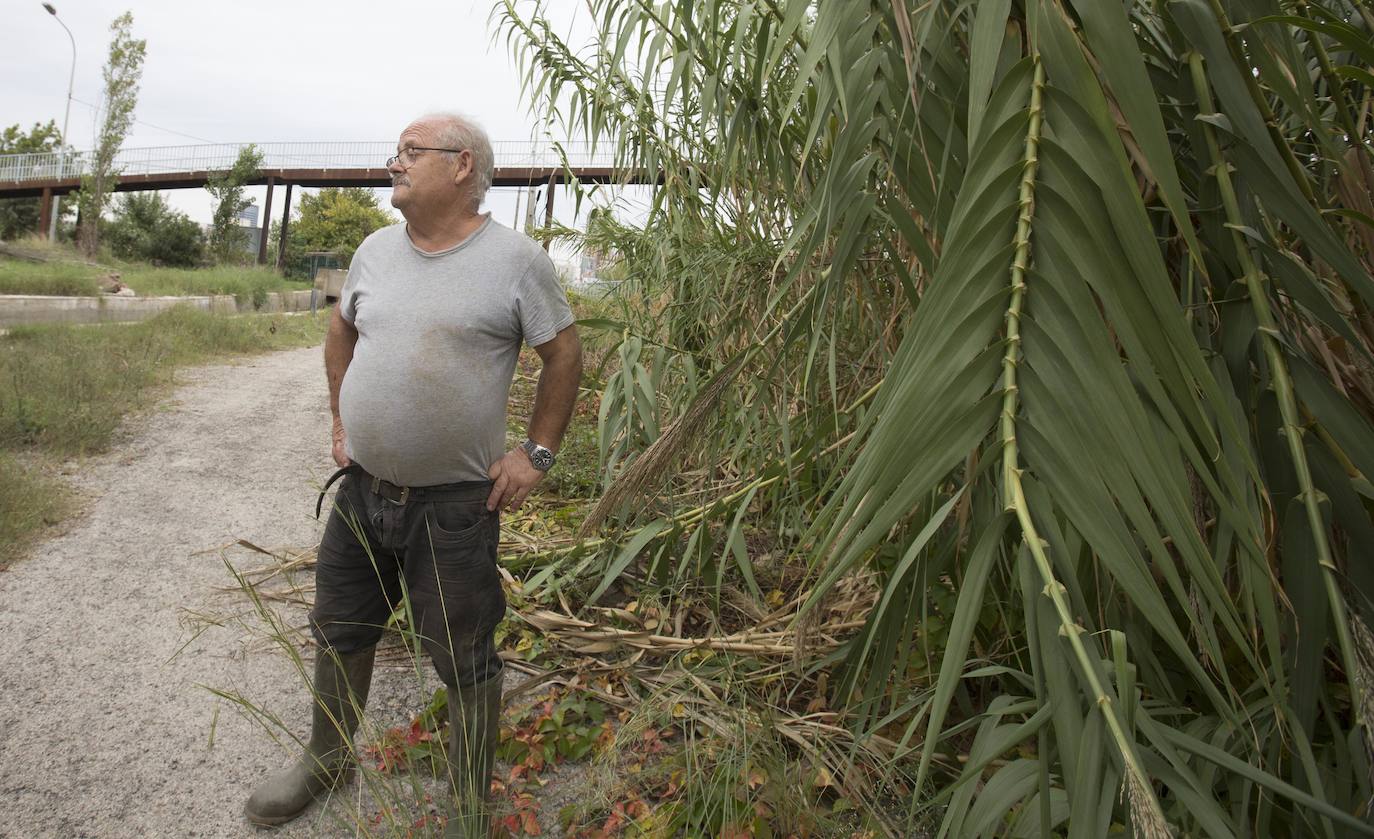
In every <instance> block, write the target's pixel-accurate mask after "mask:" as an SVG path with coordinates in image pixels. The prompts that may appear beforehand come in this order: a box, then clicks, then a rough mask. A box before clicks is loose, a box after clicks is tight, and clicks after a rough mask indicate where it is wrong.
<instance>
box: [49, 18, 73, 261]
mask: <svg viewBox="0 0 1374 839" xmlns="http://www.w3.org/2000/svg"><path fill="white" fill-rule="evenodd" d="M43 8H44V9H46V10H47V11H48V14H50V15H52V17H53V20H55V21H57V22H58V23H61V24H62V28H63V29H66V30H67V39H68V40H70V41H71V42H72V71H71V73H70V74H69V75H68V76H67V113H66V114H65V115H64V116H63V117H62V156H61V157H60V158H59V159H60V160H61V164H60V165H59V167H58V177H62V176H63V175H65V174H67V122H68V121H69V120H70V119H71V116H72V83H73V82H75V81H76V38H73V37H72V31H71V30H70V29H67V24H65V23H62V18H60V17H58V16H57V9H56V8H54V7H53V4H51V3H44V4H43ZM61 208H62V199H61V197H59V196H57V195H54V196H53V198H52V221H51V222H50V223H49V224H48V241H49V242H56V241H57V218H58V216H60V215H62V213H61Z"/></svg>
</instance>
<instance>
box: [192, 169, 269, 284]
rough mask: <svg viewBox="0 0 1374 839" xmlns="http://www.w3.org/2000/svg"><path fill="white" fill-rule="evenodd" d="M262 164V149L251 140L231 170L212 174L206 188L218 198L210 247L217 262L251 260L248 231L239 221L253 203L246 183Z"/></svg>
mask: <svg viewBox="0 0 1374 839" xmlns="http://www.w3.org/2000/svg"><path fill="white" fill-rule="evenodd" d="M261 167H262V152H260V151H258V149H257V147H256V146H254V145H253V144H252V143H249V144H248V145H246V146H244V147H243V148H241V149H239V153H238V157H237V158H235V160H234V165H233V166H232V167H231V168H230V169H229V170H228V171H225V172H217V173H215V174H213V175H211V176H210V178H209V180H208V181H207V182H206V184H205V191H206V192H208V193H210V196H211V197H212V198H213V199H214V201H215V212H214V216H213V218H212V220H211V222H210V239H209V247H210V254H211V256H212V257H213V258H214V260H215V261H216V262H244V261H246V260H247V259H248V254H247V253H246V252H245V251H244V243H245V242H247V241H248V231H246V230H244V228H243V227H242V225H240V224H239V214H240V213H242V212H243V211H244V209H245V208H246V207H248V206H249V205H250V204H251V203H252V201H250V200H249V199H247V198H245V197H244V195H243V186H244V184H246V183H248V182H249V181H251V180H253V179H254V178H256V177H257V176H258V170H259V169H260V168H261Z"/></svg>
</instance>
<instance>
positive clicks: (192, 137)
mask: <svg viewBox="0 0 1374 839" xmlns="http://www.w3.org/2000/svg"><path fill="white" fill-rule="evenodd" d="M72 101H73V102H77V103H79V104H82V105H85V106H86V107H87V108H91V109H92V110H95V111H99V110H100V106H99V105H92V104H91V103H90V102H87V101H86V100H84V99H77V98H76V97H75V96H73V97H72ZM134 122H136V123H138V124H139V125H143V126H147V127H148V128H153V129H156V130H158V131H165V132H167V133H168V134H175V135H177V136H178V137H185V138H186V139H188V140H195V141H196V142H198V143H210V144H212V145H217V144H216V143H215V141H214V140H207V139H205V138H204V137H197V136H196V135H194V134H187V133H186V132H185V131H175V130H173V129H171V128H163V127H162V126H161V125H154V124H152V123H151V122H144V121H143V120H141V119H137V118H135V119H134Z"/></svg>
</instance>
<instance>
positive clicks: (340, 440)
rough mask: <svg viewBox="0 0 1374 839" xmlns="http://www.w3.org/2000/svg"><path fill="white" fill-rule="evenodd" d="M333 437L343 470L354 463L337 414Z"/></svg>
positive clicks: (338, 460) (339, 463)
mask: <svg viewBox="0 0 1374 839" xmlns="http://www.w3.org/2000/svg"><path fill="white" fill-rule="evenodd" d="M333 437H334V445H333V446H332V448H331V453H332V454H333V455H334V462H335V463H337V464H338V466H339V468H340V469H342V468H344V467H345V466H347V465H348V464H350V463H352V462H353V461H351V460H349V459H348V455H347V454H346V452H347V451H348V447H347V445H346V443H345V441H346V439H347V438H346V437H345V436H344V427H343V420H341V419H339V417H338V415H337V414H335V415H334V432H333ZM530 468H533V467H530Z"/></svg>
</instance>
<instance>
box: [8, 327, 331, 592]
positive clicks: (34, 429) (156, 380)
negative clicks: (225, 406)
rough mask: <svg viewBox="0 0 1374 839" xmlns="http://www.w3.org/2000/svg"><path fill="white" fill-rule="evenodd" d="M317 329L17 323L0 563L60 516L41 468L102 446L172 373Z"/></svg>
mask: <svg viewBox="0 0 1374 839" xmlns="http://www.w3.org/2000/svg"><path fill="white" fill-rule="evenodd" d="M324 326H325V321H324V315H323V314H321V315H320V316H318V317H315V318H312V317H309V316H304V315H302V316H284V315H247V316H243V317H225V316H222V315H220V316H216V315H210V314H208V313H205V312H201V311H198V310H193V309H190V308H183V307H177V308H174V309H171V310H169V311H167V312H164V313H162V314H160V315H158V316H157V317H155V318H152V319H150V320H146V321H143V322H142V323H137V324H132V325H107V326H25V327H17V328H15V329H14V330H12V331H11V332H10V333H9V334H8V335H6V336H3V337H0V474H4V475H6V476H7V479H6V480H5V481H0V485H3V486H0V522H3V523H4V524H3V526H0V567H3V566H4V565H5V564H7V563H8V562H11V561H13V560H14V559H15V558H16V557H18V556H19V555H20V553H21V552H22V549H23V547H24V546H25V545H26V544H27V542H28V541H29V540H30V539H31V537H32V536H33V534H34V533H36V532H37V531H38V530H40V529H41V528H42V527H43V526H44V525H45V524H48V523H52V522H54V521H57V520H58V519H60V518H61V516H62V515H63V514H64V513H65V512H67V511H68V510H69V504H68V502H67V500H66V493H65V492H64V491H63V490H62V489H61V485H60V483H58V482H56V481H54V480H53V479H51V478H48V477H47V476H46V475H45V474H44V473H45V471H46V468H47V467H50V466H51V465H52V464H53V463H55V462H56V461H57V460H60V459H62V458H68V457H80V456H84V455H91V454H97V453H100V452H103V451H105V450H107V449H108V448H109V447H110V445H111V443H112V441H113V439H114V436H115V432H116V430H117V429H118V428H119V425H120V423H121V422H122V421H123V419H124V418H125V417H126V416H128V415H129V414H131V413H135V412H137V411H140V410H144V409H146V408H147V407H148V406H150V405H151V404H152V402H153V400H155V399H156V398H157V397H158V396H159V395H161V394H162V393H163V392H165V390H166V389H167V387H169V386H170V385H171V383H172V378H173V374H174V372H175V370H176V369H177V368H178V367H182V366H185V365H189V364H196V363H201V362H205V361H208V360H210V359H212V358H218V357H222V356H233V355H245V354H249V353H255V352H264V351H268V350H276V349H286V348H290V347H300V346H309V345H311V344H316V343H319V342H320V340H322V338H323V335H324ZM16 455H17V456H19V457H16ZM21 463H23V464H27V465H19V464H21ZM12 475H17V476H18V478H17V479H14V478H10V477H9V476H12Z"/></svg>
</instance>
